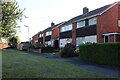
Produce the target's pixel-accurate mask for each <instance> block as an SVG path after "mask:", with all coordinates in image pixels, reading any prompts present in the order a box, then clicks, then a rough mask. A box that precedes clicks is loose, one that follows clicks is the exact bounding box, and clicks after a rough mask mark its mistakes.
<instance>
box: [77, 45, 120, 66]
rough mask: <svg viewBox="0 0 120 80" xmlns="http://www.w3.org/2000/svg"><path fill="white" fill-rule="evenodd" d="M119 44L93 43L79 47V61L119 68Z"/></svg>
mask: <svg viewBox="0 0 120 80" xmlns="http://www.w3.org/2000/svg"><path fill="white" fill-rule="evenodd" d="M119 53H120V43H93V44H85V45H80V46H79V54H80V59H81V60H85V61H89V62H94V63H97V64H107V65H113V66H120V64H119V61H120V54H119Z"/></svg>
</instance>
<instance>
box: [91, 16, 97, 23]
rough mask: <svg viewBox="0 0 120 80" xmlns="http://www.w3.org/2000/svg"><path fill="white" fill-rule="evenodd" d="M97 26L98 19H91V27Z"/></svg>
mask: <svg viewBox="0 0 120 80" xmlns="http://www.w3.org/2000/svg"><path fill="white" fill-rule="evenodd" d="M95 24H97V18H96V17H94V18H91V19H89V25H95Z"/></svg>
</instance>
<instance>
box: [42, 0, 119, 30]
mask: <svg viewBox="0 0 120 80" xmlns="http://www.w3.org/2000/svg"><path fill="white" fill-rule="evenodd" d="M116 4H120V2H119V1H118V2H115V3H113V4H109V5H106V6H103V7H101V8H98V9H95V10H92V11H90V12H88V13H86V14H82V15H79V16H76V17H74V18H72V19H70V20H68V21H67V22H62V23H59V24H57V25H54V26H52V27H48V28H47V29H45V30H44V31H43V32H47V31H51V30H52V29H53V28H56V27H62V26H64V25H69V24H72V23H73V22H77V21H80V20H84V19H88V18H92V17H95V16H97V15H100V14H102V13H104V12H106V11H107V10H108V9H109V8H111V7H112V6H114V5H116Z"/></svg>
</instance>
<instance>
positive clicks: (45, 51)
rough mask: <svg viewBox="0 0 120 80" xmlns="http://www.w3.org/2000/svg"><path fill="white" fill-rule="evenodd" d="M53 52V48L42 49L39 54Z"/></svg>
mask: <svg viewBox="0 0 120 80" xmlns="http://www.w3.org/2000/svg"><path fill="white" fill-rule="evenodd" d="M52 52H54V47H42V48H41V53H52Z"/></svg>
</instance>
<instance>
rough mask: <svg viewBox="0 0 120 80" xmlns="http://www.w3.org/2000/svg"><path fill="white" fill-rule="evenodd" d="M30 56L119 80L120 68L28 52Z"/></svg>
mask: <svg viewBox="0 0 120 80" xmlns="http://www.w3.org/2000/svg"><path fill="white" fill-rule="evenodd" d="M29 53H30V54H32V55H36V56H40V57H44V58H48V59H54V60H57V61H64V62H69V63H72V64H75V65H78V66H80V67H81V68H84V69H87V70H89V71H94V72H97V73H101V74H104V75H107V76H111V77H113V78H120V68H119V69H118V68H113V67H110V66H105V65H96V64H92V63H87V62H84V61H81V60H79V59H75V58H61V57H59V56H56V55H53V54H40V53H37V52H29Z"/></svg>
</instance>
